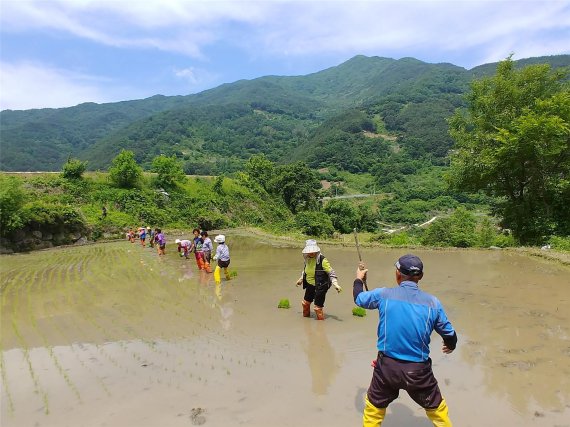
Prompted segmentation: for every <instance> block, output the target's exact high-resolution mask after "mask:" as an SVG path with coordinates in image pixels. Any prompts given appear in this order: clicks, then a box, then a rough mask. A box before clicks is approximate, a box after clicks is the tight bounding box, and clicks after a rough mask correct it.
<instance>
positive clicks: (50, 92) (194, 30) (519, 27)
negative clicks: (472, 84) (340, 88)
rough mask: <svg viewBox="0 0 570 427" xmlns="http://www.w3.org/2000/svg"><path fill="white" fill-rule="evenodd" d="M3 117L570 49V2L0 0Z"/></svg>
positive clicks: (472, 63) (469, 63) (474, 63)
mask: <svg viewBox="0 0 570 427" xmlns="http://www.w3.org/2000/svg"><path fill="white" fill-rule="evenodd" d="M0 5H1V6H0V110H5V109H12V110H23V109H31V108H46V107H49V108H60V107H69V106H74V105H77V104H80V103H83V102H96V103H105V102H117V101H124V100H131V99H142V98H147V97H150V96H153V95H157V94H161V95H188V94H192V93H198V92H201V91H203V90H206V89H210V88H213V87H216V86H219V85H221V84H223V83H232V82H235V81H237V80H241V79H254V78H257V77H262V76H266V75H281V76H293V75H306V74H310V73H315V72H318V71H321V70H323V69H326V68H329V67H333V66H336V65H339V64H341V63H342V62H344V61H347V60H349V59H350V58H352V57H353V56H355V55H366V56H381V57H388V58H394V59H399V58H403V57H414V58H417V59H420V60H422V61H425V62H429V63H439V62H448V63H452V64H455V65H459V66H462V67H465V68H468V69H469V68H473V67H475V66H477V65H481V64H485V63H489V62H496V61H500V60H501V59H504V58H506V57H507V56H509V55H510V54H513V55H514V56H513V58H514V59H522V58H528V57H531V56H542V55H556V54H568V53H570V0H566V1H557V0H549V1H535V0H517V1H513V0H478V1H465V0H453V1H432V0H416V1H408V0H399V1H387V0H369V1H324V0H305V1H273V0H258V1H240V0H234V1H218V0H208V1H193V0H163V1H159V0H138V1H134V0H0Z"/></svg>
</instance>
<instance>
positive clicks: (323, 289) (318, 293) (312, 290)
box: [303, 285, 329, 307]
mask: <svg viewBox="0 0 570 427" xmlns="http://www.w3.org/2000/svg"><path fill="white" fill-rule="evenodd" d="M328 290H329V288H328V286H326V285H321V286H313V285H306V286H305V296H304V297H303V299H304V300H305V301H309V302H313V301H315V305H316V306H319V307H324V306H325V299H326V296H327V291H328Z"/></svg>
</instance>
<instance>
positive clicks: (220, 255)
mask: <svg viewBox="0 0 570 427" xmlns="http://www.w3.org/2000/svg"><path fill="white" fill-rule="evenodd" d="M216 259H218V260H220V261H229V260H230V248H228V246H227V245H226V244H225V243H220V244H219V245H218V247H217V249H216Z"/></svg>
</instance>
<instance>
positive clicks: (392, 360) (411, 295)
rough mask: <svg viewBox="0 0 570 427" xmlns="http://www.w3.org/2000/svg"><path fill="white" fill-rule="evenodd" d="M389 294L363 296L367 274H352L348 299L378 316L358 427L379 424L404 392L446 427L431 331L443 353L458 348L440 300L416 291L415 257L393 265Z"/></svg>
mask: <svg viewBox="0 0 570 427" xmlns="http://www.w3.org/2000/svg"><path fill="white" fill-rule="evenodd" d="M395 265H396V282H397V283H398V286H397V287H394V288H376V289H373V290H371V291H364V290H363V285H364V282H365V281H366V275H367V272H368V270H367V269H366V268H365V266H364V264H363V263H360V264H359V267H358V269H357V270H356V279H355V280H354V285H353V296H354V302H355V303H356V305H358V306H359V307H362V308H366V309H369V310H378V314H379V316H380V321H379V323H378V331H377V335H378V342H377V348H378V358H377V359H376V361H375V362H374V364H373V365H374V373H373V375H372V381H371V382H370V387H369V388H368V392H367V393H366V399H365V406H364V414H363V426H364V427H373V426H374V427H376V426H380V425H381V424H382V421H383V419H384V416H385V415H386V408H387V407H388V405H389V404H390V403H391V402H392V401H393V400H395V399H396V398H397V397H398V394H399V391H400V390H406V391H407V393H408V394H409V395H410V397H411V398H412V399H413V400H414V401H415V402H416V403H417V404H419V405H420V406H421V407H422V408H424V409H425V411H426V415H427V416H428V418H429V419H430V420H431V422H432V423H433V425H434V426H437V427H451V421H450V419H449V415H448V408H447V404H446V403H445V399H444V398H443V397H442V395H441V392H440V390H439V386H438V384H437V380H436V379H435V376H434V374H433V371H432V368H431V359H430V357H429V351H430V349H429V344H430V336H431V333H432V332H433V331H434V330H435V331H436V332H437V333H438V334H439V335H440V336H441V337H442V338H443V347H442V351H443V353H445V354H449V353H451V352H453V350H455V346H456V345H457V334H456V332H455V330H454V329H453V326H451V323H450V322H449V320H448V319H447V315H446V314H445V311H444V309H443V306H442V305H441V303H440V302H439V300H438V299H437V298H436V297H434V296H433V295H430V294H428V293H426V292H423V291H421V290H420V289H419V286H418V283H419V281H420V280H421V279H422V278H423V275H424V272H423V269H424V266H423V263H422V261H421V260H420V259H419V258H418V257H417V256H415V255H410V254H408V255H404V256H402V257H400V259H398V261H397V262H396V264H395Z"/></svg>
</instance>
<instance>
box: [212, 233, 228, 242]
mask: <svg viewBox="0 0 570 427" xmlns="http://www.w3.org/2000/svg"><path fill="white" fill-rule="evenodd" d="M225 241H226V236H224V235H223V234H218V235H217V236H216V237H214V242H216V243H224V242H225Z"/></svg>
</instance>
